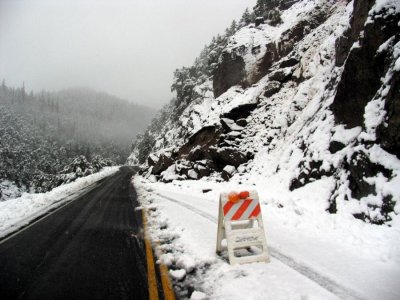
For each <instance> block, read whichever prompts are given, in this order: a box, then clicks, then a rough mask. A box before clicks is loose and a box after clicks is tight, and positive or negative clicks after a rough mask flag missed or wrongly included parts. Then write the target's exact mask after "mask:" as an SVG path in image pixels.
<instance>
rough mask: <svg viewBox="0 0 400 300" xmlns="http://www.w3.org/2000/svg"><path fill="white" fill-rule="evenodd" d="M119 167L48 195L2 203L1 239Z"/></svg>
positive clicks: (23, 196)
mask: <svg viewBox="0 0 400 300" xmlns="http://www.w3.org/2000/svg"><path fill="white" fill-rule="evenodd" d="M118 170H119V167H118V166H117V167H105V168H104V169H103V170H101V171H100V172H97V173H95V174H92V175H89V176H86V177H81V178H78V179H77V180H75V181H73V182H71V183H68V184H64V185H61V186H59V187H56V188H54V189H53V190H51V191H49V192H47V193H39V194H30V193H23V194H22V195H21V197H19V198H15V199H10V200H7V201H3V202H0V238H1V237H4V236H7V235H9V234H10V233H12V232H14V231H16V230H18V229H19V228H21V227H23V226H25V225H26V224H29V222H31V221H32V220H34V219H35V218H37V217H39V216H41V215H43V214H44V213H46V212H47V211H49V210H51V209H54V208H56V207H58V206H60V205H62V204H64V203H66V202H68V201H70V200H72V199H74V198H76V197H77V196H79V195H80V194H82V193H84V192H86V191H88V190H90V189H91V188H92V187H93V185H94V184H95V183H97V182H98V181H99V180H101V179H103V178H105V177H107V176H110V175H112V174H114V173H116V172H117V171H118Z"/></svg>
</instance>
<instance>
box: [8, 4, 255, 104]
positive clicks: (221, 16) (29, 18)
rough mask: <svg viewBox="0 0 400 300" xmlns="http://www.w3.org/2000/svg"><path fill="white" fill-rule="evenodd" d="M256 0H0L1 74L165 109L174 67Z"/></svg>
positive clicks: (35, 85) (29, 84) (16, 81)
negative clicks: (81, 87) (107, 95)
mask: <svg viewBox="0 0 400 300" xmlns="http://www.w3.org/2000/svg"><path fill="white" fill-rule="evenodd" d="M255 2H256V0H0V80H1V79H3V78H4V79H5V80H6V83H7V84H8V85H11V86H21V85H22V83H23V82H25V87H26V89H27V90H31V89H33V90H34V91H40V90H41V89H46V90H59V89H63V88H68V87H74V86H87V87H91V88H94V89H97V90H101V91H106V92H108V93H111V94H114V95H116V96H119V97H121V98H124V99H127V100H130V101H134V102H137V103H142V104H146V105H150V106H153V107H159V106H161V105H162V104H164V103H167V102H168V101H169V100H170V98H171V97H172V94H171V93H170V86H171V83H172V72H173V71H174V70H175V69H176V68H178V67H181V66H184V65H185V66H188V65H191V64H192V63H193V61H194V59H195V57H196V56H197V55H198V54H199V53H200V51H201V49H202V48H203V47H204V45H205V44H206V43H208V42H209V41H210V40H211V38H212V37H213V36H214V35H216V34H217V33H222V32H223V31H224V29H225V28H226V27H227V26H229V24H230V23H231V21H232V20H233V19H239V18H240V16H241V15H242V13H243V11H244V9H245V8H246V7H253V6H254V5H255Z"/></svg>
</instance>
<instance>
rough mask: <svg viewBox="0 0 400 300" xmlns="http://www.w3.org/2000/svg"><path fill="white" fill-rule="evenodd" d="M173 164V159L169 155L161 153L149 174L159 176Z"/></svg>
mask: <svg viewBox="0 0 400 300" xmlns="http://www.w3.org/2000/svg"><path fill="white" fill-rule="evenodd" d="M173 163H174V158H173V157H172V154H171V153H169V152H165V153H162V154H160V156H159V158H158V160H157V162H156V163H155V165H154V166H153V169H152V170H151V174H153V175H160V174H161V173H162V172H163V171H165V170H166V169H168V167H170V166H171V165H172V164H173Z"/></svg>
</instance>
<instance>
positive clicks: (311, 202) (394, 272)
mask: <svg viewBox="0 0 400 300" xmlns="http://www.w3.org/2000/svg"><path fill="white" fill-rule="evenodd" d="M150 179H151V178H150ZM324 180H325V181H327V182H325V185H326V190H324V189H323V187H324V184H323V183H324V182H323V181H324ZM328 181H329V179H326V178H322V179H321V180H320V182H318V183H317V184H309V185H307V186H305V187H303V188H301V189H298V190H296V191H295V192H292V193H289V194H285V193H281V194H280V196H279V191H278V190H277V188H276V186H274V185H262V184H254V185H248V186H245V185H240V184H238V183H237V182H220V183H217V182H212V181H211V180H205V179H204V180H198V181H189V180H188V181H173V182H172V183H160V182H151V180H148V179H144V178H143V177H140V176H137V177H135V178H134V179H133V181H132V183H133V184H134V185H135V187H136V189H137V191H138V195H139V200H140V201H141V202H142V205H143V206H144V207H145V208H146V209H147V212H148V214H149V224H150V229H149V230H150V234H151V236H152V239H153V242H160V245H161V246H159V247H158V248H157V249H158V250H157V253H158V256H159V262H162V263H164V264H166V265H167V266H169V268H170V275H171V277H172V278H173V280H174V285H175V289H176V291H177V292H178V294H179V295H180V296H183V297H187V298H192V299H399V298H400V288H399V287H398V278H400V245H399V243H398V241H399V240H400V226H399V223H398V222H397V220H395V221H394V222H392V224H391V226H387V225H373V224H368V223H365V222H363V221H361V220H358V219H356V218H354V217H353V216H351V215H346V214H329V213H328V212H326V211H325V209H326V207H325V204H324V202H325V201H318V199H320V198H322V199H324V198H325V196H324V193H325V192H326V191H327V190H329V182H328ZM248 189H256V190H257V191H258V192H259V194H260V202H261V203H262V206H261V207H262V214H263V219H264V226H265V229H266V238H267V243H268V247H269V253H270V255H271V262H270V263H269V264H265V263H253V264H247V265H234V266H233V265H229V263H228V260H227V254H226V253H225V254H224V253H223V254H222V257H220V256H218V255H217V254H216V253H215V247H216V234H217V217H218V203H219V202H218V201H219V194H220V192H222V191H242V190H248ZM294 199H295V200H296V201H294ZM280 200H282V201H280ZM299 200H301V201H299ZM281 203H285V205H282V204H281ZM318 203H321V205H318ZM155 244H156V243H155Z"/></svg>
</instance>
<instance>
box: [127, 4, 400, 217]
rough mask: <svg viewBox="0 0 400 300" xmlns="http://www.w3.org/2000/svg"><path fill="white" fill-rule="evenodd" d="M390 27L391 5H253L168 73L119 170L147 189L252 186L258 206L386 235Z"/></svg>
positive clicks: (393, 85) (394, 172)
mask: <svg viewBox="0 0 400 300" xmlns="http://www.w3.org/2000/svg"><path fill="white" fill-rule="evenodd" d="M399 21H400V5H399V2H398V1H395V0H376V1H357V0H355V1H345V0H342V1H333V0H307V1H306V0H297V1H296V0H276V1H261V0H259V1H258V2H257V6H256V7H255V8H254V11H253V12H250V13H249V12H248V11H247V12H245V14H244V15H243V17H242V19H241V20H240V22H239V23H238V24H236V23H233V24H232V25H231V26H230V27H228V29H227V31H226V33H225V34H224V35H223V36H218V37H216V38H214V39H213V40H212V42H211V43H210V44H209V45H207V46H206V47H205V49H204V50H203V51H202V53H201V55H200V56H199V57H198V58H197V59H196V60H195V63H194V65H193V66H191V67H184V68H181V69H178V70H176V72H175V73H174V78H175V79H174V82H173V85H172V90H174V91H176V95H177V97H176V99H174V100H173V101H172V102H171V103H170V104H169V105H167V106H166V107H164V108H163V110H162V111H161V112H160V113H159V115H158V116H157V117H156V118H155V119H154V120H153V121H152V124H151V125H150V127H149V128H148V129H147V131H146V132H145V133H144V134H143V135H141V136H139V138H138V140H137V142H136V143H135V144H134V149H133V152H132V154H131V156H130V158H129V162H130V163H131V164H141V165H142V171H141V172H142V174H143V176H144V177H146V178H148V179H149V180H151V181H162V182H171V181H173V180H187V179H190V180H199V179H201V180H203V181H210V182H220V181H223V180H226V181H231V182H232V183H236V184H247V185H252V184H254V185H256V186H257V188H259V189H264V190H266V191H268V195H269V199H268V203H270V204H275V205H278V206H281V207H285V206H294V207H297V208H298V209H299V211H300V212H301V211H302V209H303V208H305V207H307V208H309V207H313V209H314V210H317V211H319V212H320V213H324V212H328V213H332V214H340V215H343V216H354V217H355V218H358V219H361V220H364V221H367V222H371V223H375V224H384V223H386V224H388V225H394V224H395V222H396V220H397V219H398V218H397V216H398V214H399V212H400V207H399V203H400V201H399V200H400V190H399V188H398V187H399V186H400V177H399V175H400V160H399V159H400V148H399V145H400V143H399V142H400V136H399V132H400V131H399V127H400V118H399V109H400V106H399V105H400V102H399V99H400V95H399V91H400V75H399V74H400V58H399V56H400V35H399V32H400V31H399V24H400V23H399ZM310 195H318V197H317V199H315V198H316V197H315V196H313V197H310ZM310 199H314V200H312V201H313V202H312V203H311V202H310Z"/></svg>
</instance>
